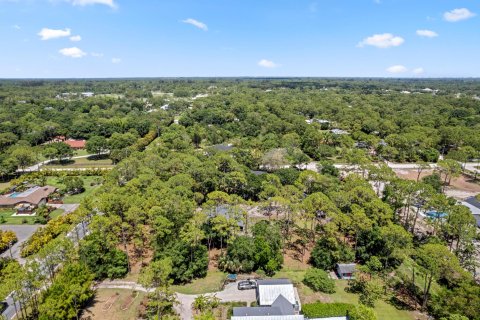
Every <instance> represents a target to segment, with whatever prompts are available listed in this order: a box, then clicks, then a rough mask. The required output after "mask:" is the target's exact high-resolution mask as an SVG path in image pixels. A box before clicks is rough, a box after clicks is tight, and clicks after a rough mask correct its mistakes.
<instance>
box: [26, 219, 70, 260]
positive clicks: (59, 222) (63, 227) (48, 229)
mask: <svg viewBox="0 0 480 320" xmlns="http://www.w3.org/2000/svg"><path fill="white" fill-rule="evenodd" d="M71 223H72V221H71V215H68V214H67V215H64V216H60V217H57V218H55V219H52V220H50V221H49V222H48V223H47V224H46V225H45V227H42V228H39V229H37V231H35V233H34V234H33V235H32V236H31V237H30V239H28V241H27V242H25V243H24V244H23V245H22V251H21V253H20V255H21V256H22V258H25V257H28V256H30V255H32V254H35V253H37V252H38V251H40V249H42V248H43V247H44V246H45V245H46V244H47V243H49V242H50V241H51V240H53V239H55V238H56V237H58V236H59V235H60V234H61V233H63V232H66V231H68V230H69V228H70V225H71Z"/></svg>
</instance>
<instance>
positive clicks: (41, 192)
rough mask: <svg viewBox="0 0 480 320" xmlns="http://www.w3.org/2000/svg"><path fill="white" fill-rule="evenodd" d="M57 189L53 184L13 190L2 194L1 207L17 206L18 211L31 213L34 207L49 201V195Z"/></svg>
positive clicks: (0, 197)
mask: <svg viewBox="0 0 480 320" xmlns="http://www.w3.org/2000/svg"><path fill="white" fill-rule="evenodd" d="M55 191H57V188H55V187H52V186H45V187H39V186H35V187H32V188H30V189H28V190H25V191H23V192H13V193H10V194H7V195H2V196H0V208H15V209H17V211H18V213H20V214H22V213H28V214H31V213H32V212H33V211H34V209H36V208H38V207H39V206H41V205H44V204H46V203H47V200H48V197H49V196H50V195H51V194H52V193H54V192H55Z"/></svg>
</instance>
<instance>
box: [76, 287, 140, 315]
mask: <svg viewBox="0 0 480 320" xmlns="http://www.w3.org/2000/svg"><path fill="white" fill-rule="evenodd" d="M132 294H133V292H132V290H124V289H98V290H97V292H96V295H95V299H94V300H93V301H92V303H91V304H90V305H89V306H88V307H87V308H86V309H85V310H84V311H83V312H82V319H88V320H131V319H137V316H138V310H139V305H140V302H141V300H142V299H143V297H144V296H145V294H144V293H143V292H139V293H138V297H137V298H135V295H133V296H132ZM131 298H134V299H133V300H131ZM126 302H130V305H129V306H128V307H127V308H124V307H125V306H126ZM122 308H123V309H122Z"/></svg>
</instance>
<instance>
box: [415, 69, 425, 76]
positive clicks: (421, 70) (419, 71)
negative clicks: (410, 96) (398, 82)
mask: <svg viewBox="0 0 480 320" xmlns="http://www.w3.org/2000/svg"><path fill="white" fill-rule="evenodd" d="M412 72H413V73H414V74H417V75H418V74H423V73H425V70H423V68H415V69H413V71H412Z"/></svg>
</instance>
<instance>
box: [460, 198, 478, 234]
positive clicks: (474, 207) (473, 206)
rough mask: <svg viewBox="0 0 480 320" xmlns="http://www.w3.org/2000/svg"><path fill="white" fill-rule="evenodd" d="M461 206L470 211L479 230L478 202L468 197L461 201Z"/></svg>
mask: <svg viewBox="0 0 480 320" xmlns="http://www.w3.org/2000/svg"><path fill="white" fill-rule="evenodd" d="M461 204H462V205H464V206H465V207H467V208H468V209H470V211H471V212H472V214H473V217H474V218H475V220H476V221H477V227H479V228H480V201H478V200H477V198H476V197H470V198H467V199H465V201H461Z"/></svg>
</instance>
